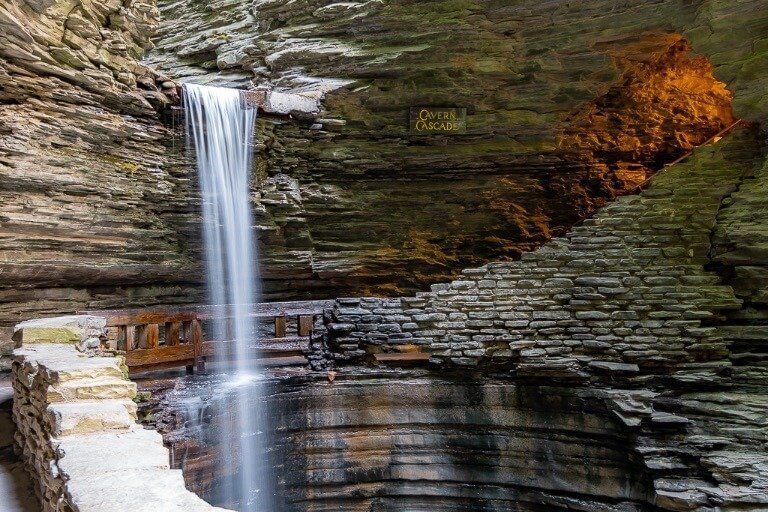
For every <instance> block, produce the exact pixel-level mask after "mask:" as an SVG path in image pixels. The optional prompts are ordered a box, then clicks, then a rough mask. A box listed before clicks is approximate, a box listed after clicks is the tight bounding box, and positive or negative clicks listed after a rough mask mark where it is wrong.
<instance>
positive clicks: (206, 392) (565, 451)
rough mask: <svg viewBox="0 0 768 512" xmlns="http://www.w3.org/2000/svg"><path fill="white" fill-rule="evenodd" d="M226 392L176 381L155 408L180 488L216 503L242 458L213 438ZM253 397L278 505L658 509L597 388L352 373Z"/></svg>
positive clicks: (217, 380)
mask: <svg viewBox="0 0 768 512" xmlns="http://www.w3.org/2000/svg"><path fill="white" fill-rule="evenodd" d="M141 387H143V386H142V384H141V383H140V388H141ZM148 387H152V385H151V384H148ZM224 389H226V385H225V382H224V381H223V380H222V378H221V376H215V375H214V376H195V377H188V378H184V379H181V380H180V381H178V382H177V383H176V387H175V389H174V390H172V391H170V392H169V393H168V394H166V395H165V398H164V399H163V400H162V402H161V403H160V404H159V406H158V407H157V408H156V409H155V411H154V412H155V416H154V421H155V424H156V425H157V426H158V428H159V429H160V431H161V432H163V433H164V437H165V440H166V443H168V444H169V446H170V448H171V451H172V459H173V461H174V464H175V465H176V466H178V467H181V468H183V469H184V472H185V478H186V481H187V486H188V487H189V488H190V489H193V490H195V491H196V492H198V493H199V494H201V495H202V496H205V497H206V498H207V499H208V500H209V501H212V502H214V503H215V502H216V500H217V488H218V487H219V486H220V485H221V484H220V481H219V479H221V478H224V477H225V476H226V475H223V474H221V472H220V471H217V466H215V461H216V460H219V457H221V456H222V452H223V453H224V454H226V455H225V456H227V457H232V458H234V459H235V460H237V457H238V454H237V450H234V451H233V450H232V448H231V447H228V448H224V449H222V447H221V446H220V445H219V444H218V443H219V441H218V438H217V432H219V431H220V430H221V429H222V428H224V426H225V423H226V422H227V421H233V419H232V418H233V415H236V414H237V413H235V412H234V411H233V408H234V404H233V403H231V401H230V400H228V399H227V392H226V391H225V390H224ZM156 393H157V390H156ZM258 404H260V406H261V409H259V410H261V411H264V412H266V414H267V417H266V418H267V420H268V424H269V425H270V427H269V429H268V430H269V435H270V439H271V441H272V442H271V446H272V448H271V449H270V453H269V454H264V460H268V461H270V463H271V464H273V468H274V472H275V478H276V481H277V486H278V487H277V489H278V491H277V493H278V496H279V497H280V500H281V505H282V506H281V507H280V508H279V510H286V511H288V510H290V511H324V510H328V511H330V510H350V511H351V510H393V511H394V510H401V511H406V510H407V511H415V510H439V511H449V510H451V511H453V510H485V511H501V510H505V511H508V510H515V511H538V510H544V509H546V510H553V511H554V510H572V509H573V508H574V507H576V508H577V509H578V510H595V511H597V510H600V511H608V510H621V511H627V512H629V511H644V510H652V509H653V508H652V507H650V506H648V505H647V504H645V501H646V499H647V497H648V496H649V494H648V493H649V489H650V487H649V484H650V482H649V480H647V479H646V478H645V477H644V472H643V470H642V467H641V466H640V465H639V464H638V460H639V459H638V457H637V454H636V453H634V452H633V451H632V450H631V449H629V448H630V444H629V443H628V441H627V440H628V438H627V437H626V436H627V435H628V433H629V432H628V430H627V429H626V428H625V427H624V425H623V424H622V423H621V422H619V421H617V420H616V418H615V417H614V416H613V415H612V413H611V412H610V409H608V408H607V407H606V406H605V402H604V398H603V397H602V396H601V394H600V392H591V391H588V390H583V389H577V390H572V389H567V388H564V387H540V388H539V387H528V386H521V385H517V384H515V383H512V382H509V381H504V380H494V379H481V380H478V381H472V380H468V379H466V377H462V378H458V379H456V380H453V379H452V378H450V377H448V376H444V377H438V376H435V375H429V374H427V373H425V372H423V371H411V372H407V371H391V370H390V371H381V370H379V371H371V370H366V369H362V368H358V369H355V368H347V369H344V370H340V371H339V372H338V373H337V374H336V375H335V378H334V379H333V380H332V381H329V379H328V378H327V377H326V376H325V375H323V374H304V375H300V374H294V375H292V376H291V375H283V376H275V377H271V378H269V379H268V380H267V390H266V392H265V393H264V394H263V395H261V396H259V395H258V394H255V395H254V396H252V402H251V405H250V407H251V408H252V409H253V410H257V409H256V407H257V406H258ZM469 404H472V405H471V406H469ZM542 507H545V508H542Z"/></svg>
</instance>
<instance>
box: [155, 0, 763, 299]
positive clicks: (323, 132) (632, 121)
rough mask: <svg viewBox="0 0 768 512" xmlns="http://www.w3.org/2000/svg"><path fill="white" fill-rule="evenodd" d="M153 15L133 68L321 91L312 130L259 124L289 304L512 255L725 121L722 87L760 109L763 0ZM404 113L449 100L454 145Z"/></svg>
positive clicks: (273, 234)
mask: <svg viewBox="0 0 768 512" xmlns="http://www.w3.org/2000/svg"><path fill="white" fill-rule="evenodd" d="M158 5H159V7H160V10H161V12H162V13H163V21H162V22H161V24H160V28H159V31H158V35H157V37H156V38H155V42H156V44H157V47H156V48H155V49H154V50H153V51H152V52H150V54H149V55H148V60H147V63H148V64H150V65H152V66H155V67H157V68H158V69H162V70H163V71H164V72H166V73H168V74H171V75H173V76H176V77H179V78H180V79H184V80H195V81H201V82H212V83H225V84H229V85H246V84H248V83H249V82H251V81H252V82H254V83H257V84H259V85H263V84H268V85H271V86H274V87H276V88H278V89H281V90H290V91H296V92H301V93H303V94H309V95H324V97H325V99H324V101H323V105H324V106H325V108H326V112H325V113H324V114H323V118H324V119H323V120H324V121H325V122H319V121H318V120H312V119H306V120H304V121H301V120H299V121H298V122H296V123H286V122H280V123H278V124H275V125H272V123H265V124H264V125H263V126H262V127H261V128H260V135H259V136H260V138H261V141H262V144H263V146H262V150H261V151H260V154H259V159H260V160H261V161H262V165H261V168H260V170H259V175H260V176H261V177H262V184H263V185H262V187H263V191H264V193H263V194H262V197H263V199H264V201H262V205H263V208H262V210H261V212H263V213H261V212H260V217H259V226H260V236H261V238H262V239H263V240H264V241H265V242H264V244H263V247H262V254H263V257H264V263H265V265H264V269H265V276H266V278H267V288H268V289H272V290H275V291H277V290H288V291H286V293H289V294H292V296H294V297H302V296H305V295H307V294H312V295H314V296H320V295H322V296H327V297H332V296H339V295H361V294H371V295H379V296H381V295H385V296H387V295H388V296H392V295H398V294H404V293H406V292H408V293H413V292H415V291H418V290H423V289H426V287H427V286H428V285H429V284H432V283H435V282H442V281H445V280H448V279H450V278H453V277H455V276H456V275H457V273H458V271H459V270H460V269H462V268H467V267H472V266H479V265H481V264H483V263H485V262H487V261H494V260H499V259H514V258H517V257H519V255H520V254H521V253H522V252H526V251H530V250H532V249H535V248H536V247H538V246H539V245H541V244H542V243H543V242H544V241H546V240H547V239H549V238H550V237H552V236H558V235H562V234H564V233H565V232H566V231H567V230H568V229H569V228H570V226H572V225H573V224H574V223H575V222H577V221H578V220H580V219H582V218H584V217H585V216H588V215H589V214H591V213H592V212H594V210H595V209H596V208H597V207H599V206H601V205H602V204H604V203H605V202H606V201H607V200H610V199H612V198H613V197H615V196H616V195H617V194H621V193H625V192H627V191H630V190H632V189H633V188H634V186H635V185H637V184H638V183H639V182H642V181H643V180H644V179H645V178H646V177H647V176H649V175H650V174H652V172H653V171H654V170H656V169H658V166H659V164H660V163H663V162H668V161H671V160H673V159H674V158H676V156H675V155H679V154H681V153H682V152H684V151H685V150H687V149H689V148H690V147H691V146H692V145H695V144H697V143H700V142H702V141H703V140H704V139H706V138H707V137H708V136H709V135H711V134H712V133H714V132H717V131H718V127H720V126H722V125H724V124H728V120H730V119H732V116H733V114H732V113H731V112H730V95H731V94H733V95H734V99H733V103H734V107H735V115H736V116H737V117H743V118H746V119H752V120H763V119H765V117H766V115H767V114H768V105H767V104H766V102H765V98H764V95H763V94H762V91H763V90H764V89H765V85H766V82H765V80H766V79H765V77H764V76H763V75H764V74H763V73H761V72H760V69H762V68H764V67H765V64H766V60H765V59H766V57H765V55H764V54H763V52H762V51H761V50H760V49H759V48H762V47H763V46H764V45H765V41H766V37H767V34H768V19H766V15H765V12H768V9H766V8H765V7H767V6H768V5H766V4H765V2H762V1H759V2H740V3H733V2H718V1H702V2H693V3H692V2H688V1H683V0H664V1H654V2H619V3H617V2H614V1H609V0H606V1H602V0H599V1H589V2H578V4H573V3H569V2H560V1H552V2H534V1H524V2H518V3H515V4H514V5H509V4H506V3H503V2H495V1H489V0H478V1H470V2H458V1H449V0H430V1H422V2H410V1H400V0H388V1H378V0H376V1H359V2H343V3H338V2H333V1H330V0H328V1H326V0H318V1H314V0H313V1H306V2H296V1H292V2H283V1H273V0H258V1H255V2H252V1H250V0H234V1H209V2H191V1H186V0H163V1H161V2H160V3H159V4H158ZM688 49H690V51H685V50H688ZM712 73H714V77H713V75H712ZM726 86H727V88H728V90H726V89H725V87H726ZM417 105H433V106H435V105H439V106H445V105H448V106H458V107H466V108H467V109H468V117H467V119H468V121H467V124H468V133H467V134H466V135H462V136H456V137H441V136H437V137H412V136H410V135H409V134H408V108H409V107H411V106H417ZM640 164H645V165H640ZM648 165H650V168H649V167H648ZM283 279H289V283H285V282H281V280H283ZM286 284H287V286H286Z"/></svg>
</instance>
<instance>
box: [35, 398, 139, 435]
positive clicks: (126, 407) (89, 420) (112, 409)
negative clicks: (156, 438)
mask: <svg viewBox="0 0 768 512" xmlns="http://www.w3.org/2000/svg"><path fill="white" fill-rule="evenodd" d="M47 412H48V418H47V421H48V427H49V429H50V432H51V434H52V435H54V436H56V437H64V436H69V435H76V434H88V433H93V432H100V431H105V430H129V429H131V428H132V427H133V426H135V425H136V403H135V402H133V401H132V400H103V401H78V402H61V403H54V404H51V405H49V406H48V409H47Z"/></svg>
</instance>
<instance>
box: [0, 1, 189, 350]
mask: <svg viewBox="0 0 768 512" xmlns="http://www.w3.org/2000/svg"><path fill="white" fill-rule="evenodd" d="M157 17H158V11H157V9H156V7H155V6H154V4H153V3H152V2H149V3H147V2H133V3H131V4H130V5H124V3H123V2H119V1H107V2H74V1H73V2H70V1H66V0H60V1H53V2H51V1H47V2H37V1H29V2H27V1H22V0H18V1H10V2H4V3H3V5H2V6H0V42H1V44H0V105H1V108H0V182H1V183H2V184H0V203H1V204H2V206H0V244H1V245H2V248H0V261H1V262H0V276H1V277H0V329H3V330H4V331H5V330H7V329H8V328H9V327H10V326H11V325H13V324H14V323H15V322H17V321H19V320H20V319H23V318H29V316H30V314H32V315H35V314H49V313H53V312H62V311H65V312H72V311H75V310H77V309H82V308H85V307H102V306H106V307H110V306H120V305H123V304H130V303H132V304H146V303H158V302H162V303H167V302H177V301H189V300H194V299H196V298H197V297H199V291H198V290H197V286H196V285H197V284H198V282H199V279H198V278H196V277H194V275H195V273H193V272H190V271H189V268H196V264H195V265H193V264H192V263H191V262H192V261H194V260H195V259H194V258H192V257H190V256H189V254H188V251H187V249H186V242H185V240H186V239H187V238H189V237H190V235H192V236H194V237H197V227H196V225H195V224H194V222H195V219H196V214H195V213H194V210H195V209H194V207H193V206H192V203H191V202H190V201H191V200H190V196H189V195H188V194H187V192H186V190H187V188H188V187H189V185H188V178H189V176H188V174H187V172H186V171H184V172H183V173H179V172H177V171H176V170H175V167H174V166H172V165H170V164H169V162H172V161H174V159H175V161H179V156H178V152H176V153H175V154H174V152H173V146H172V138H171V136H170V135H171V134H170V132H169V131H168V130H167V129H166V128H165V127H164V126H163V125H161V124H160V123H159V122H158V121H157V119H156V111H155V107H159V106H162V105H166V104H170V103H171V102H173V101H174V99H175V95H176V89H175V84H172V83H171V82H169V81H168V80H167V78H165V77H163V76H162V75H158V74H157V73H155V72H153V71H152V70H150V69H149V68H146V67H145V66H142V65H140V64H139V63H138V62H137V60H136V59H137V58H138V57H139V56H141V55H142V54H143V52H144V51H145V50H146V49H147V48H150V47H151V42H150V41H149V36H150V35H151V34H152V32H153V30H154V27H155V25H156V23H157ZM176 99H177V98H176ZM153 105H154V106H153ZM8 337H9V336H8ZM8 337H6V336H4V338H6V339H7V338H8Z"/></svg>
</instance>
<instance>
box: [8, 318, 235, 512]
mask: <svg viewBox="0 0 768 512" xmlns="http://www.w3.org/2000/svg"><path fill="white" fill-rule="evenodd" d="M105 322H106V320H105V319H103V318H98V317H86V316H72V317H60V318H53V319H46V320H38V321H31V322H24V323H23V324H20V325H19V326H18V329H17V330H16V332H15V333H14V338H15V339H16V340H17V344H18V345H19V347H20V348H18V349H17V350H15V351H14V363H13V390H14V397H13V418H14V422H15V423H16V425H17V432H16V444H17V445H18V447H19V449H20V451H21V452H22V454H23V458H24V462H25V464H26V467H27V470H28V471H29V472H30V474H31V476H32V479H33V482H34V485H35V491H36V494H37V498H38V500H39V502H40V506H41V510H42V511H43V512H121V511H125V512H128V511H131V512H137V511H146V512H150V511H152V512H156V511H159V510H163V511H169V512H170V511H179V512H181V511H184V512H187V511H200V512H216V511H219V512H225V511H224V510H223V509H218V508H215V507H212V506H210V505H208V504H207V503H205V502H204V501H203V500H202V499H200V498H199V497H197V496H195V495H194V494H193V493H191V492H189V491H187V489H186V488H185V487H184V480H183V478H182V475H181V471H177V470H171V469H170V467H169V457H168V450H167V449H166V448H165V447H164V446H163V441H162V437H161V436H160V434H158V433H157V432H154V431H151V430H145V429H144V428H142V427H141V426H139V425H138V424H137V423H136V404H135V403H134V402H133V400H132V399H133V398H134V397H135V396H136V384H134V383H133V382H130V381H129V380H128V379H127V378H126V376H125V370H124V367H123V366H122V360H121V359H119V358H115V357H98V356H93V355H89V354H88V353H87V352H83V351H81V350H80V349H78V348H77V347H78V346H79V345H81V344H83V345H87V344H88V342H89V340H91V339H96V340H97V341H98V339H99V337H101V336H103V335H104V325H105Z"/></svg>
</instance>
